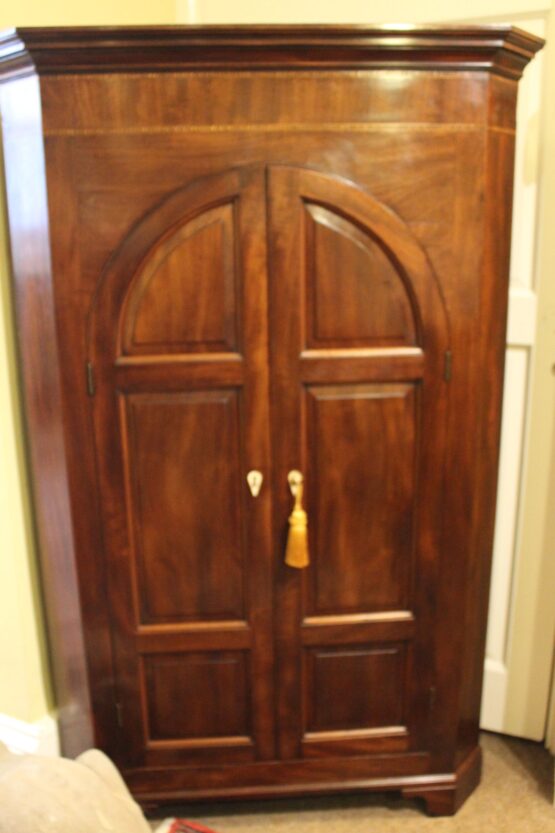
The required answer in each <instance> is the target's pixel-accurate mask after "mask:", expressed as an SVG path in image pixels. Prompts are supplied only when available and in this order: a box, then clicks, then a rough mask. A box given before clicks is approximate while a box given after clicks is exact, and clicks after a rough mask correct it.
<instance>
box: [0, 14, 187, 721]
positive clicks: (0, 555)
mask: <svg viewBox="0 0 555 833" xmlns="http://www.w3.org/2000/svg"><path fill="white" fill-rule="evenodd" d="M175 19H176V6H175V3H174V1H173V0H157V2H156V3H148V2H146V0H143V2H140V1H139V0H94V2H91V0H81V2H79V3H73V4H71V5H68V4H67V2H65V0H50V2H48V3H46V2H43V0H18V1H17V3H16V2H13V0H12V5H11V7H8V4H7V3H6V4H2V6H1V8H0V29H5V28H9V27H11V26H41V25H43V26H62V25H68V26H69V25H89V24H90V25H93V24H97V25H103V24H105V25H108V24H126V23H127V24H141V23H173V22H175ZM1 169H2V165H1V164H0V176H1ZM0 191H1V193H2V194H3V192H4V188H3V182H2V180H1V179H0ZM5 225H6V224H5V211H4V206H3V202H2V203H0V715H2V714H5V715H9V716H10V717H16V718H19V719H20V720H25V721H28V722H34V721H35V720H39V719H40V718H42V717H43V716H44V715H45V714H48V713H49V712H50V711H51V709H52V707H53V700H52V694H51V688H50V677H49V673H48V659H47V649H46V640H45V636H44V620H43V614H42V607H41V601H40V590H39V581H38V576H37V568H36V560H35V552H34V545H33V528H32V521H31V512H30V509H29V501H28V484H27V477H26V472H25V464H24V447H23V435H22V431H21V417H20V403H19V396H18V385H17V371H16V359H15V348H14V338H13V335H14V333H13V319H12V314H11V312H12V311H11V303H10V289H9V278H8V275H9V269H8V247H7V242H6V228H5Z"/></svg>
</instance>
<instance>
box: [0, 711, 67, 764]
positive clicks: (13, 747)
mask: <svg viewBox="0 0 555 833" xmlns="http://www.w3.org/2000/svg"><path fill="white" fill-rule="evenodd" d="M0 741H1V742H2V743H4V744H6V746H7V747H8V749H9V750H10V751H11V752H16V753H17V754H20V755H59V754H60V739H59V735H58V722H57V720H56V718H55V717H54V716H52V715H45V716H44V717H42V718H41V719H40V720H36V721H35V722H34V723H27V722H26V721H25V720H18V719H17V718H16V717H10V716H9V715H7V714H0Z"/></svg>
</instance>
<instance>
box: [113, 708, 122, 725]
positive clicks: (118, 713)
mask: <svg viewBox="0 0 555 833" xmlns="http://www.w3.org/2000/svg"><path fill="white" fill-rule="evenodd" d="M114 705H115V707H116V720H117V723H118V726H119V728H120V729H123V706H122V705H121V703H118V702H116V703H115V704H114Z"/></svg>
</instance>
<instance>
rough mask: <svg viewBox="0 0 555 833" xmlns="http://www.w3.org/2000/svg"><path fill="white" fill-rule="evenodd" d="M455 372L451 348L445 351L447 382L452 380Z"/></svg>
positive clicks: (445, 377) (444, 370) (444, 376)
mask: <svg viewBox="0 0 555 833" xmlns="http://www.w3.org/2000/svg"><path fill="white" fill-rule="evenodd" d="M452 374H453V355H452V353H451V351H450V350H446V351H445V364H444V366H443V378H444V379H445V381H446V382H450V381H451V376H452Z"/></svg>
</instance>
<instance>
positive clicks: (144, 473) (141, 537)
mask: <svg viewBox="0 0 555 833" xmlns="http://www.w3.org/2000/svg"><path fill="white" fill-rule="evenodd" d="M124 413H125V426H124V429H125V432H126V435H127V438H126V441H125V442H124V448H125V449H126V451H127V459H126V470H127V480H128V483H129V487H130V491H131V494H130V495H129V501H130V503H131V505H130V506H129V509H128V512H129V517H130V519H131V520H132V522H133V525H134V529H133V540H134V548H133V549H134V552H135V559H136V573H137V591H138V598H139V603H140V622H141V623H144V624H153V623H161V622H170V621H173V622H179V621H190V620H209V619H214V618H220V619H221V618H230V619H231V618H235V619H237V618H241V617H243V616H244V603H243V598H244V594H243V586H244V567H245V557H244V555H245V554H244V547H245V534H244V524H243V518H244V514H245V505H244V504H245V500H246V495H245V489H244V488H242V487H243V482H242V478H239V476H238V472H242V471H247V468H246V462H245V460H244V458H243V455H242V442H241V433H243V432H244V430H245V428H244V426H243V427H242V430H241V424H242V417H241V406H240V396H239V394H238V392H237V391H234V390H208V391H191V392H182V393H166V394H131V395H128V396H127V397H125V410H124Z"/></svg>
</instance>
